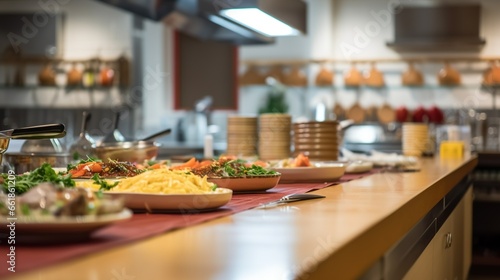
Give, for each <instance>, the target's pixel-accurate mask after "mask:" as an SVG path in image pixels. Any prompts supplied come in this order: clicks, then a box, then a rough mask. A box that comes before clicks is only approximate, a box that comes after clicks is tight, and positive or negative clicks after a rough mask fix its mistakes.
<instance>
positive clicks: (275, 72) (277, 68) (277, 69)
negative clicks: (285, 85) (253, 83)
mask: <svg viewBox="0 0 500 280" xmlns="http://www.w3.org/2000/svg"><path fill="white" fill-rule="evenodd" d="M267 77H272V78H274V79H275V80H276V81H278V82H280V83H282V82H284V77H283V67H282V66H281V65H274V66H272V67H271V68H270V69H269V72H268V73H267V75H266V78H267Z"/></svg>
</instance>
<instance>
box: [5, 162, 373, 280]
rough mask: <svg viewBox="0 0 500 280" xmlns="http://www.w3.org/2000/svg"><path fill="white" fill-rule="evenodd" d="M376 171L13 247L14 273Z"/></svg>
mask: <svg viewBox="0 0 500 280" xmlns="http://www.w3.org/2000/svg"><path fill="white" fill-rule="evenodd" d="M376 172H377V171H376V170H374V171H372V172H368V173H363V174H346V175H344V176H342V178H341V179H340V180H338V181H336V182H325V183H294V184H278V185H277V186H276V187H274V188H272V189H270V190H268V191H266V192H262V193H245V194H238V193H237V194H233V198H232V199H231V201H230V202H229V203H228V204H227V205H225V206H223V207H221V208H220V209H218V210H216V211H212V212H200V213H181V214H161V213H154V214H150V213H139V214H134V215H133V217H132V218H131V219H130V220H128V221H124V222H120V223H117V224H114V225H111V226H109V227H106V228H103V229H100V230H98V231H96V232H94V234H93V235H92V239H91V240H89V241H87V242H83V243H76V244H62V245H50V246H43V245H40V246H22V245H19V244H16V251H15V254H16V273H19V272H24V271H28V270H32V269H35V268H40V267H43V266H47V265H50V264H55V263H60V262H61V261H67V260H69V259H72V258H75V257H78V256H83V255H86V254H90V253H95V252H98V251H101V250H104V249H108V248H112V247H115V246H117V245H120V244H125V243H129V242H133V241H137V240H141V239H144V238H149V237H153V236H156V235H159V234H161V233H165V232H167V231H170V230H174V229H179V228H183V227H187V226H191V225H195V224H199V223H202V222H206V221H209V220H212V219H215V218H219V217H223V216H227V215H231V214H235V213H238V212H241V211H244V210H248V209H251V208H254V207H257V206H259V205H260V204H261V203H266V202H271V201H274V200H277V199H279V198H281V197H282V196H284V195H287V194H294V193H306V192H310V191H313V190H318V189H322V188H325V187H327V186H331V185H336V184H340V183H343V182H347V181H351V180H354V179H358V178H361V177H364V176H367V175H369V174H373V173H376ZM8 253H9V251H8V247H7V246H6V244H5V242H2V244H1V246H0V262H1V263H2V264H1V265H0V278H2V276H7V275H9V274H11V273H12V272H10V271H8V270H7V268H8V263H7V261H8V256H7V254H8ZM11 275H12V274H11Z"/></svg>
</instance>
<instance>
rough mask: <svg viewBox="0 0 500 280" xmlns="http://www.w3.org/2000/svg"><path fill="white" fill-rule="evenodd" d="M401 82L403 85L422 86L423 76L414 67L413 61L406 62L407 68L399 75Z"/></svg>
mask: <svg viewBox="0 0 500 280" xmlns="http://www.w3.org/2000/svg"><path fill="white" fill-rule="evenodd" d="M401 83H402V84H403V85H405V86H422V85H423V84H424V77H423V75H422V73H421V72H420V71H418V70H417V69H416V68H415V66H414V65H413V62H409V63H408V69H407V70H406V71H405V72H403V74H402V75H401Z"/></svg>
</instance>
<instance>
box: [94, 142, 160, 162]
mask: <svg viewBox="0 0 500 280" xmlns="http://www.w3.org/2000/svg"><path fill="white" fill-rule="evenodd" d="M159 149H160V145H159V144H158V143H156V142H154V141H125V142H116V143H102V144H100V145H98V146H96V147H95V148H94V154H95V155H96V156H97V157H98V158H100V159H102V160H103V161H107V160H108V159H111V160H118V161H128V162H139V163H142V162H143V161H145V160H153V159H155V158H156V157H157V156H158V151H159Z"/></svg>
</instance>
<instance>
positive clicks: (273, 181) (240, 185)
mask: <svg viewBox="0 0 500 280" xmlns="http://www.w3.org/2000/svg"><path fill="white" fill-rule="evenodd" d="M279 180H280V175H279V174H276V175H264V176H252V177H234V178H232V177H224V178H207V181H209V182H211V183H214V184H216V185H217V186H219V187H222V188H227V189H231V190H233V191H235V192H252V191H265V190H268V189H272V188H274V187H275V186H276V185H277V184H278V182H279Z"/></svg>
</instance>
